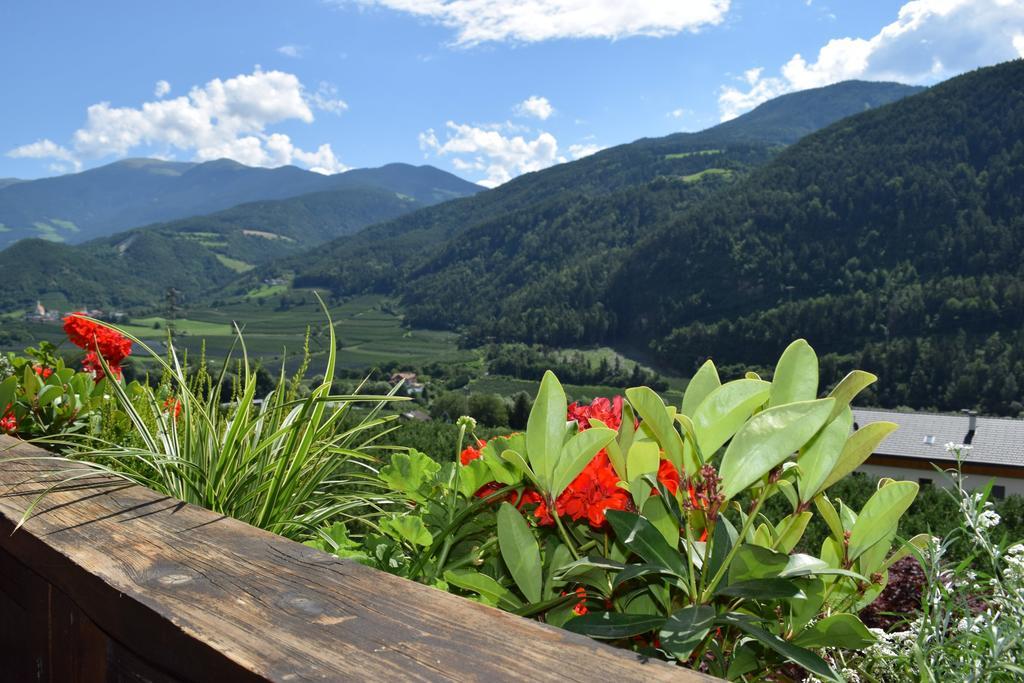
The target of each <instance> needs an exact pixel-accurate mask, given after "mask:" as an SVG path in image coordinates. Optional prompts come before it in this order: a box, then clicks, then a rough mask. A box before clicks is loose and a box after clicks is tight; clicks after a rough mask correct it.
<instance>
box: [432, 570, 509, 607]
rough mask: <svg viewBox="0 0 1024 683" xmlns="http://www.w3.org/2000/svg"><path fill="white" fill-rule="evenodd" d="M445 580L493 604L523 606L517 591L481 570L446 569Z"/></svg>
mask: <svg viewBox="0 0 1024 683" xmlns="http://www.w3.org/2000/svg"><path fill="white" fill-rule="evenodd" d="M444 580H445V581H447V582H448V583H450V584H451V585H453V586H457V587H459V588H461V589H462V590H467V591H472V592H473V593H476V594H478V595H480V596H481V597H483V598H484V599H485V600H487V602H489V603H490V604H492V605H497V606H499V607H503V608H505V609H517V608H519V607H522V606H523V602H522V600H520V599H519V598H517V597H516V595H515V593H513V592H512V591H510V590H509V589H508V588H505V587H504V586H502V585H501V584H500V583H498V582H497V581H495V580H494V579H493V578H491V577H490V576H487V575H486V574H481V573H480V572H475V571H472V570H461V571H446V572H445V573H444Z"/></svg>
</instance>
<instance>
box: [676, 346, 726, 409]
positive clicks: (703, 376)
mask: <svg viewBox="0 0 1024 683" xmlns="http://www.w3.org/2000/svg"><path fill="white" fill-rule="evenodd" d="M720 386H722V380H720V379H719V378H718V369H717V368H716V367H715V364H714V363H713V362H712V361H711V360H706V361H704V365H702V366H700V369H699V370H697V372H695V373H694V374H693V377H691V378H690V382H689V383H688V384H687V385H686V391H684V392H683V404H682V406H681V407H680V409H679V412H680V413H682V414H683V415H685V416H686V417H689V418H692V417H693V414H694V412H695V411H696V410H697V407H698V406H699V405H700V404H701V402H703V401H704V399H705V398H707V397H708V395H709V394H710V393H711V392H712V391H714V390H715V389H717V388H718V387H720Z"/></svg>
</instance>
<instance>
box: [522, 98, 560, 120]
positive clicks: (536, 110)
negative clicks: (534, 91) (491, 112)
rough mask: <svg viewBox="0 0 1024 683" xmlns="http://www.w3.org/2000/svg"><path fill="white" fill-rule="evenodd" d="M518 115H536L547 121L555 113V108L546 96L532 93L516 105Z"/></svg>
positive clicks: (535, 116)
mask: <svg viewBox="0 0 1024 683" xmlns="http://www.w3.org/2000/svg"><path fill="white" fill-rule="evenodd" d="M515 113H516V116H525V117H530V116H532V117H534V118H538V119H540V120H541V121H547V120H548V118H549V117H550V116H551V115H552V114H554V113H555V108H554V107H552V106H551V102H549V101H548V98H546V97H538V96H537V95H532V96H530V97H528V98H526V99H525V100H523V101H522V102H520V103H519V104H517V105H516V106H515Z"/></svg>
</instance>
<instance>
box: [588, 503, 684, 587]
mask: <svg viewBox="0 0 1024 683" xmlns="http://www.w3.org/2000/svg"><path fill="white" fill-rule="evenodd" d="M605 517H606V518H607V519H608V522H609V524H611V526H612V530H613V531H614V532H615V537H616V538H617V539H618V540H619V542H620V543H622V544H623V545H624V546H626V547H627V548H629V549H630V550H632V551H633V552H634V553H636V554H637V555H639V556H640V557H641V558H642V559H643V560H644V561H645V562H648V563H650V564H654V565H659V566H662V567H665V568H666V569H668V570H670V571H671V572H672V573H673V574H675V575H676V576H679V577H683V578H685V577H686V575H687V572H686V566H685V565H684V564H683V558H682V555H681V554H680V553H679V551H677V550H676V549H675V548H673V547H671V546H670V545H669V544H668V543H666V542H665V539H664V537H663V536H662V535H661V532H659V531H658V530H657V529H656V528H655V527H654V525H653V524H651V523H650V522H649V521H647V520H646V519H644V518H643V517H641V516H639V515H634V514H632V513H630V512H622V511H621V510H608V511H607V512H605Z"/></svg>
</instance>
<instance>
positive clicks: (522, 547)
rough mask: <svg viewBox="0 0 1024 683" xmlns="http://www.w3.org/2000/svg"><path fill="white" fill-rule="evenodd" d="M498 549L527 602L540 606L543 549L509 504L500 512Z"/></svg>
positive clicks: (501, 508)
mask: <svg viewBox="0 0 1024 683" xmlns="http://www.w3.org/2000/svg"><path fill="white" fill-rule="evenodd" d="M498 549H499V550H500V551H501V559H502V560H504V561H505V566H506V567H508V572H509V574H511V575H512V579H513V580H514V581H515V582H516V585H517V586H519V590H520V591H522V593H523V595H524V596H525V597H526V599H527V601H529V602H539V601H540V599H541V584H542V579H543V577H542V572H541V562H540V546H539V545H538V544H537V539H536V538H535V537H534V535H533V532H532V531H530V525H529V524H527V523H526V520H525V519H523V516H522V515H521V514H520V513H519V510H516V509H515V507H513V506H512V505H509V504H508V503H502V504H501V507H499V508H498Z"/></svg>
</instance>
